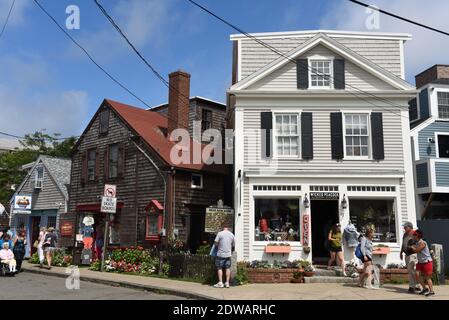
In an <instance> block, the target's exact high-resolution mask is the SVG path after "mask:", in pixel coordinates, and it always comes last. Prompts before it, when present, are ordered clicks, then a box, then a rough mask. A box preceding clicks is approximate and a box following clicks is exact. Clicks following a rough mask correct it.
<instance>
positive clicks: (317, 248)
mask: <svg viewBox="0 0 449 320" xmlns="http://www.w3.org/2000/svg"><path fill="white" fill-rule="evenodd" d="M310 209H311V211H310V212H311V220H312V221H311V224H312V259H313V262H314V263H315V264H323V263H324V264H325V263H327V260H328V259H329V252H328V250H327V247H326V243H327V236H328V234H329V231H330V229H331V227H332V225H333V224H335V223H337V222H339V218H338V201H336V200H312V201H311V202H310Z"/></svg>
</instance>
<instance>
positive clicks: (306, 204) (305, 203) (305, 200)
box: [303, 193, 310, 208]
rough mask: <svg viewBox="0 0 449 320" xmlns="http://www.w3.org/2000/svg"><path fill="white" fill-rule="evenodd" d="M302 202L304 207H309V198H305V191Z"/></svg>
mask: <svg viewBox="0 0 449 320" xmlns="http://www.w3.org/2000/svg"><path fill="white" fill-rule="evenodd" d="M303 204H304V208H308V207H310V201H309V198H307V193H306V194H305V196H304V201H303Z"/></svg>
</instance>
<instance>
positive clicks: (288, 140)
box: [275, 114, 299, 157]
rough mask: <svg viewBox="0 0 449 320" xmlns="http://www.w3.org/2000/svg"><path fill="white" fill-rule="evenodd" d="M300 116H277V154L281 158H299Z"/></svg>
mask: <svg viewBox="0 0 449 320" xmlns="http://www.w3.org/2000/svg"><path fill="white" fill-rule="evenodd" d="M298 121H299V115H298V114H277V115H276V116H275V122H276V129H275V135H276V140H275V141H276V153H277V156H279V157H298V156H299V122H298Z"/></svg>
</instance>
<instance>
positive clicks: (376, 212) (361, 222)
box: [349, 199, 396, 242]
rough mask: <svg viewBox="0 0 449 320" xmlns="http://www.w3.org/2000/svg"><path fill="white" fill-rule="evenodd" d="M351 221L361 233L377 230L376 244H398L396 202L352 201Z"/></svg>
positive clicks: (375, 235)
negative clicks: (372, 228)
mask: <svg viewBox="0 0 449 320" xmlns="http://www.w3.org/2000/svg"><path fill="white" fill-rule="evenodd" d="M349 203H350V205H349V206H350V209H349V211H350V219H351V222H352V223H354V225H355V226H356V227H357V229H358V231H359V232H363V231H365V230H366V229H367V228H369V227H373V226H374V229H375V234H374V239H373V241H374V242H396V215H395V210H394V200H372V199H351V200H350V202H349Z"/></svg>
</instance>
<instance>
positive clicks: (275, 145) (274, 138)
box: [272, 111, 302, 159]
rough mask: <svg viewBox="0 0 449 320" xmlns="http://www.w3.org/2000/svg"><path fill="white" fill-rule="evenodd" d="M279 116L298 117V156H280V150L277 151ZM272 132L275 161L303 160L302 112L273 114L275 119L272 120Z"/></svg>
mask: <svg viewBox="0 0 449 320" xmlns="http://www.w3.org/2000/svg"><path fill="white" fill-rule="evenodd" d="M279 115H282V116H283V115H295V116H297V124H296V125H297V128H298V155H296V156H295V155H293V156H292V155H290V156H283V155H278V149H277V144H278V142H277V141H278V139H277V134H276V116H279ZM272 122H273V123H272V128H273V129H272V131H273V135H272V136H273V159H301V154H302V152H301V151H302V150H301V130H302V128H301V127H300V125H301V111H299V112H289V111H280V112H273V119H272Z"/></svg>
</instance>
